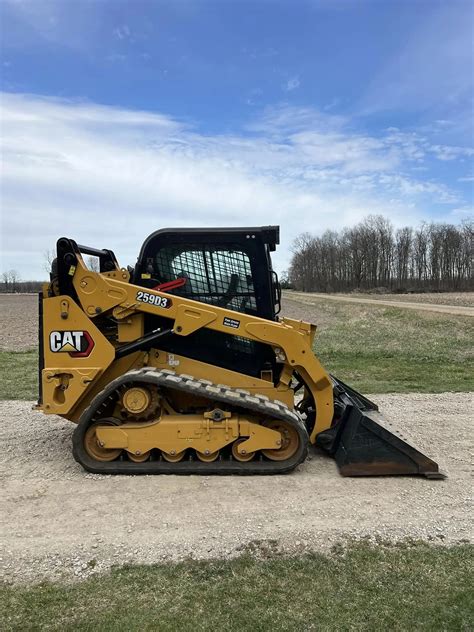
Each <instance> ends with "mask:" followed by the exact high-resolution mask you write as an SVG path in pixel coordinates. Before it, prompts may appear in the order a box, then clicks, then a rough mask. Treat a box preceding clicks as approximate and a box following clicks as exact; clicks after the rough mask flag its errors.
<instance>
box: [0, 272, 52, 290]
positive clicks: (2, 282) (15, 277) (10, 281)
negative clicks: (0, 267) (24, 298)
mask: <svg viewBox="0 0 474 632" xmlns="http://www.w3.org/2000/svg"><path fill="white" fill-rule="evenodd" d="M42 285H43V282H42V281H22V280H21V279H20V275H19V274H18V272H17V271H16V270H7V271H6V272H2V275H1V277H0V292H2V293H4V294H5V293H20V294H23V293H27V294H28V293H30V292H39V291H40V290H41V286H42Z"/></svg>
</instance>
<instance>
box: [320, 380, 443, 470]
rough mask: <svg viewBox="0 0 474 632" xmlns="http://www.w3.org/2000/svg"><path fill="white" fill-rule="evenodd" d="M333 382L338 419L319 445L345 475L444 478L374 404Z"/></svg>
mask: <svg viewBox="0 0 474 632" xmlns="http://www.w3.org/2000/svg"><path fill="white" fill-rule="evenodd" d="M331 378H332V380H333V382H334V402H335V411H336V412H335V420H334V423H333V425H332V427H331V428H330V429H329V430H325V431H323V432H321V433H319V435H317V437H316V445H317V446H319V447H321V448H323V449H324V450H325V451H326V452H329V454H331V455H332V456H333V457H334V458H335V459H336V463H337V465H338V467H339V471H340V473H341V474H342V476H396V475H416V474H417V475H421V476H425V477H426V478H431V479H444V478H446V474H445V473H444V472H442V471H441V470H440V469H439V466H438V464H437V463H436V462H435V461H433V460H432V459H430V458H429V457H428V456H426V455H425V454H423V452H421V450H419V449H417V448H416V447H415V446H414V445H413V444H412V442H411V441H410V440H409V439H408V438H407V437H406V436H404V434H403V433H401V432H399V431H398V430H396V428H395V427H394V426H393V425H392V424H391V423H390V422H389V421H387V420H386V419H384V417H383V416H382V415H381V413H380V412H379V410H378V407H377V405H376V404H374V402H371V401H370V400H369V399H367V397H364V396H363V395H361V394H360V393H358V392H357V391H355V390H354V389H352V388H351V387H350V386H347V384H344V382H341V381H340V380H338V379H336V378H334V377H333V376H331Z"/></svg>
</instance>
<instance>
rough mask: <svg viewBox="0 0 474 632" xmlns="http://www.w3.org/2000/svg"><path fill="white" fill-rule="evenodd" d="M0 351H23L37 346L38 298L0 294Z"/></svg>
mask: <svg viewBox="0 0 474 632" xmlns="http://www.w3.org/2000/svg"><path fill="white" fill-rule="evenodd" d="M0 322H1V323H2V326H1V328H0V349H8V350H10V351H24V350H26V349H32V348H33V347H37V346H38V296H37V295H36V294H0Z"/></svg>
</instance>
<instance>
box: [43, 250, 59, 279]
mask: <svg viewBox="0 0 474 632" xmlns="http://www.w3.org/2000/svg"><path fill="white" fill-rule="evenodd" d="M55 259H56V251H55V250H53V249H51V250H45V251H44V253H43V260H44V262H43V269H44V270H45V271H46V272H47V273H48V274H49V273H50V272H51V266H52V265H53V261H54V260H55Z"/></svg>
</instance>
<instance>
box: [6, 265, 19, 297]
mask: <svg viewBox="0 0 474 632" xmlns="http://www.w3.org/2000/svg"><path fill="white" fill-rule="evenodd" d="M7 274H8V280H9V283H10V291H11V292H18V283H19V281H20V276H19V274H18V272H17V271H16V270H9V271H8V273H7Z"/></svg>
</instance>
